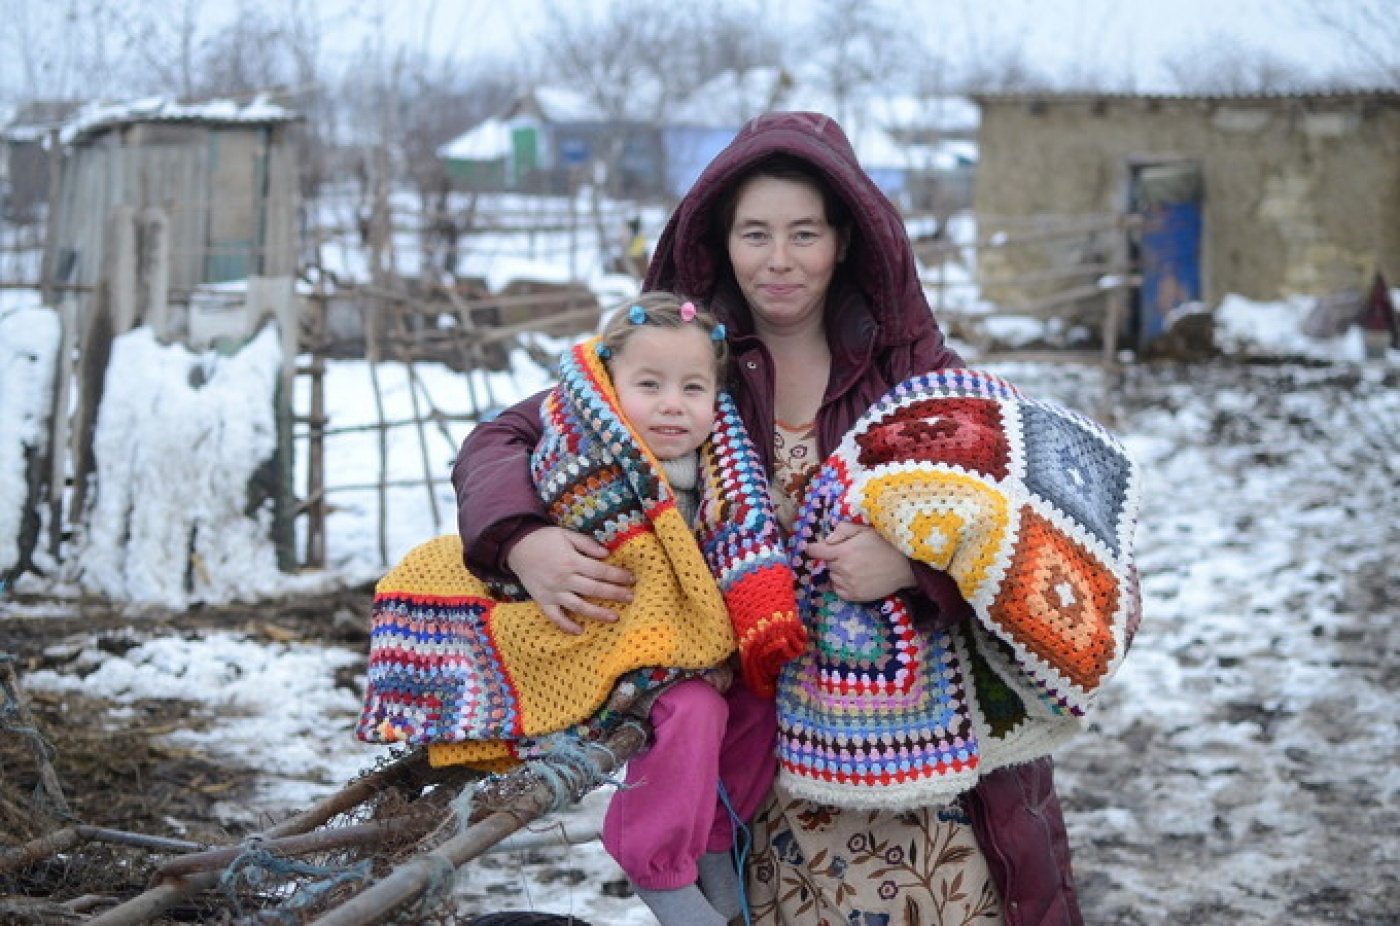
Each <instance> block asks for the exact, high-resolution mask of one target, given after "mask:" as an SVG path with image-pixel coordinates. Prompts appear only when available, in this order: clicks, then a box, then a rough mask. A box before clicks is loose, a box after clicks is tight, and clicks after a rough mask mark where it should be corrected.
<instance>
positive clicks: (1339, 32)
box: [1290, 0, 1400, 89]
mask: <svg viewBox="0 0 1400 926" xmlns="http://www.w3.org/2000/svg"><path fill="white" fill-rule="evenodd" d="M1290 4H1291V6H1292V8H1293V11H1294V13H1295V15H1296V16H1297V17H1298V18H1299V19H1300V20H1301V21H1302V22H1304V23H1306V24H1308V25H1311V26H1313V27H1314V28H1317V29H1320V30H1322V31H1324V32H1327V33H1330V34H1331V35H1333V36H1336V37H1337V38H1340V39H1342V40H1343V41H1345V42H1346V43H1347V47H1348V49H1349V50H1350V51H1351V52H1352V53H1353V54H1354V56H1355V60H1356V63H1357V64H1358V65H1359V66H1360V67H1359V72H1358V73H1357V74H1355V75H1349V76H1351V78H1352V80H1353V81H1354V80H1356V79H1358V78H1359V79H1362V80H1368V81H1371V82H1373V83H1374V84H1376V85H1377V86H1380V87H1388V88H1393V89H1400V8H1397V6H1396V4H1395V0H1290Z"/></svg>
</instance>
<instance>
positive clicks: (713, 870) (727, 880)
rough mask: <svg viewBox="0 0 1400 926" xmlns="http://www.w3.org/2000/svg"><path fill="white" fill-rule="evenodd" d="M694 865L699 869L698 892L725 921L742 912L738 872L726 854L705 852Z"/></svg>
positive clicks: (730, 857)
mask: <svg viewBox="0 0 1400 926" xmlns="http://www.w3.org/2000/svg"><path fill="white" fill-rule="evenodd" d="M696 865H697V866H698V867H699V869H700V890H701V892H702V893H704V895H705V898H706V899H707V900H709V902H710V903H711V904H713V905H714V908H715V909H716V910H718V911H719V913H720V916H723V917H724V918H725V919H726V920H732V919H734V917H736V916H738V915H739V914H741V913H743V912H744V899H743V896H742V895H741V893H740V891H739V887H740V885H739V872H738V871H737V870H736V869H735V868H734V858H733V856H731V855H730V854H729V853H728V852H706V853H705V854H704V855H702V856H700V859H699V861H697V862H696Z"/></svg>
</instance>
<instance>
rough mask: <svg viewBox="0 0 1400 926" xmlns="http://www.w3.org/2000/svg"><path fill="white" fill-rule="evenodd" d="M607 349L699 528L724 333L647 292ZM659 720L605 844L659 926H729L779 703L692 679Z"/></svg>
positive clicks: (607, 338)
mask: <svg viewBox="0 0 1400 926" xmlns="http://www.w3.org/2000/svg"><path fill="white" fill-rule="evenodd" d="M598 350H599V353H600V355H601V356H602V357H603V358H604V364H605V365H606V367H607V369H608V372H609V373H610V374H611V376H612V381H613V388H614V389H615V390H616V392H617V400H618V405H619V407H620V408H621V410H622V413H623V416H624V417H625V418H626V420H627V422H628V423H629V424H630V425H631V427H632V430H633V432H634V433H635V434H636V435H637V438H638V439H639V440H640V441H641V442H642V443H643V444H644V445H645V446H646V448H647V449H648V450H649V451H650V452H651V453H652V454H653V455H654V456H655V457H656V459H657V461H658V463H660V466H661V469H662V470H663V471H664V472H665V474H666V479H667V481H668V482H669V483H670V485H671V488H672V489H673V490H674V491H675V496H676V507H677V509H678V510H679V511H681V513H682V515H683V516H684V517H685V519H686V522H687V523H688V524H692V525H693V524H694V523H695V516H696V513H697V511H698V507H699V495H700V493H699V486H698V484H697V478H698V475H699V471H700V467H699V448H700V445H701V444H702V443H703V442H704V441H705V440H706V439H707V438H708V437H709V435H710V430H711V426H712V425H713V423H714V419H715V401H716V398H717V396H718V392H719V384H720V381H721V375H722V372H723V369H724V365H725V362H726V359H727V355H728V349H727V347H726V346H725V341H724V329H723V327H722V326H720V325H719V324H718V323H717V322H716V321H715V320H714V318H713V317H712V316H710V315H709V314H708V313H706V312H702V311H700V310H698V309H697V308H696V307H695V306H694V304H693V303H691V302H678V300H677V299H676V298H675V297H674V296H671V295H669V294H666V293H649V294H647V295H645V296H643V297H642V298H641V299H640V300H639V301H638V302H637V303H636V304H635V305H633V306H631V307H630V308H629V309H628V310H627V311H626V312H621V311H619V312H617V313H615V314H614V315H613V316H612V319H611V322H610V324H608V326H607V327H606V328H605V329H604V331H603V335H602V338H601V341H600V342H599V346H598ZM651 723H652V729H653V731H654V738H653V740H652V742H651V744H650V745H649V748H648V749H646V750H645V751H643V752H642V753H641V754H639V755H637V756H636V757H634V758H633V759H632V760H631V761H630V762H629V763H628V765H627V775H626V783H625V784H624V785H623V787H622V788H621V789H620V790H618V792H617V793H616V794H614V795H613V798H612V801H611V803H610V804H609V807H608V813H607V816H606V818H605V819H604V823H603V845H604V847H605V848H606V849H607V850H608V853H609V854H610V855H612V857H613V858H614V859H616V860H617V863H618V864H619V865H620V866H621V867H622V869H623V871H625V872H626V873H627V877H628V878H629V879H630V880H631V882H632V884H633V886H634V887H635V888H636V890H637V893H638V895H639V896H640V897H641V898H642V900H643V901H645V902H646V904H647V906H649V907H650V908H651V910H652V912H653V913H655V914H656V918H657V920H659V921H660V923H661V924H662V926H671V924H676V926H708V924H712V923H713V924H716V926H722V924H724V923H726V922H728V921H729V919H731V918H732V917H734V916H736V915H737V914H738V913H739V912H740V910H739V891H738V876H737V873H736V869H735V866H734V863H733V862H732V861H731V859H730V856H729V853H728V851H727V850H728V849H729V847H730V846H731V844H732V834H733V832H734V824H735V822H736V821H733V820H731V818H730V808H729V807H726V806H725V803H724V799H725V797H727V799H728V802H729V803H730V806H731V807H734V808H735V812H736V813H739V812H742V814H743V818H744V820H746V819H747V817H748V816H750V815H751V814H752V812H753V811H754V810H756V809H757V805H758V802H759V801H761V800H762V799H763V796H764V794H765V793H766V791H767V789H768V788H769V787H770V786H771V784H772V781H773V775H774V772H775V768H776V766H775V763H774V762H773V758H772V756H773V742H774V734H775V730H776V726H775V719H774V714H773V708H772V704H771V702H766V701H765V700H763V699H760V698H759V697H758V696H756V695H755V694H754V693H753V692H752V691H750V690H749V689H748V688H747V687H746V686H744V685H743V684H742V683H741V682H737V681H736V682H735V683H734V684H733V685H731V686H730V688H729V691H728V693H727V695H722V694H721V693H720V692H719V691H718V690H717V689H716V688H715V687H713V686H712V685H710V684H709V683H707V682H706V681H704V680H701V679H687V680H685V681H681V682H679V683H677V684H675V685H673V686H672V687H671V688H669V689H667V691H666V692H665V693H663V694H662V695H661V696H660V697H659V698H658V699H657V701H656V703H655V704H654V706H653V707H652V710H651ZM721 789H722V790H721ZM717 798H718V799H717ZM739 822H742V821H739Z"/></svg>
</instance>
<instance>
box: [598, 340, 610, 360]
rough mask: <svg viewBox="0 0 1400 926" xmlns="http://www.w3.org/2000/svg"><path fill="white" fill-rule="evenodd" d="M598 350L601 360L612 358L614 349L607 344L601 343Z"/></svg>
mask: <svg viewBox="0 0 1400 926" xmlns="http://www.w3.org/2000/svg"><path fill="white" fill-rule="evenodd" d="M597 350H598V359H599V360H607V359H608V358H609V357H611V356H612V348H611V347H609V346H608V345H606V344H602V343H600V344H599V345H598V347H597Z"/></svg>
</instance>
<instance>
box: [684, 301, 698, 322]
mask: <svg viewBox="0 0 1400 926" xmlns="http://www.w3.org/2000/svg"><path fill="white" fill-rule="evenodd" d="M681 321H683V322H693V321H695V303H693V302H683V303H681Z"/></svg>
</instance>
